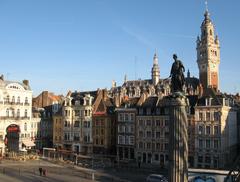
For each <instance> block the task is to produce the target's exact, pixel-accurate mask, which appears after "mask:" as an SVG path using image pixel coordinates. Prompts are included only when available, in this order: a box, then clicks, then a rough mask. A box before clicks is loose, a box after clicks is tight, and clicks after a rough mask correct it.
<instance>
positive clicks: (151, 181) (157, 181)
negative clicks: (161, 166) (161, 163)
mask: <svg viewBox="0 0 240 182" xmlns="http://www.w3.org/2000/svg"><path fill="white" fill-rule="evenodd" d="M146 182H167V179H166V178H165V177H164V176H163V175H160V174H150V175H149V176H148V177H147V180H146Z"/></svg>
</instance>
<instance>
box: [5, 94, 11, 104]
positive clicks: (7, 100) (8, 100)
mask: <svg viewBox="0 0 240 182" xmlns="http://www.w3.org/2000/svg"><path fill="white" fill-rule="evenodd" d="M6 102H7V103H9V102H10V96H9V95H8V96H7V98H6Z"/></svg>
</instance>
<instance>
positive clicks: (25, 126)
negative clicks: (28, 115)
mask: <svg viewBox="0 0 240 182" xmlns="http://www.w3.org/2000/svg"><path fill="white" fill-rule="evenodd" d="M24 130H25V131H27V123H24Z"/></svg>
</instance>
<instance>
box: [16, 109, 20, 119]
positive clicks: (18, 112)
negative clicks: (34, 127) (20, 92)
mask: <svg viewBox="0 0 240 182" xmlns="http://www.w3.org/2000/svg"><path fill="white" fill-rule="evenodd" d="M17 117H20V109H18V110H17Z"/></svg>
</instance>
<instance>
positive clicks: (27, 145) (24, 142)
mask: <svg viewBox="0 0 240 182" xmlns="http://www.w3.org/2000/svg"><path fill="white" fill-rule="evenodd" d="M23 145H25V146H26V147H34V146H35V143H34V142H33V141H31V140H25V141H23Z"/></svg>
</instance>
